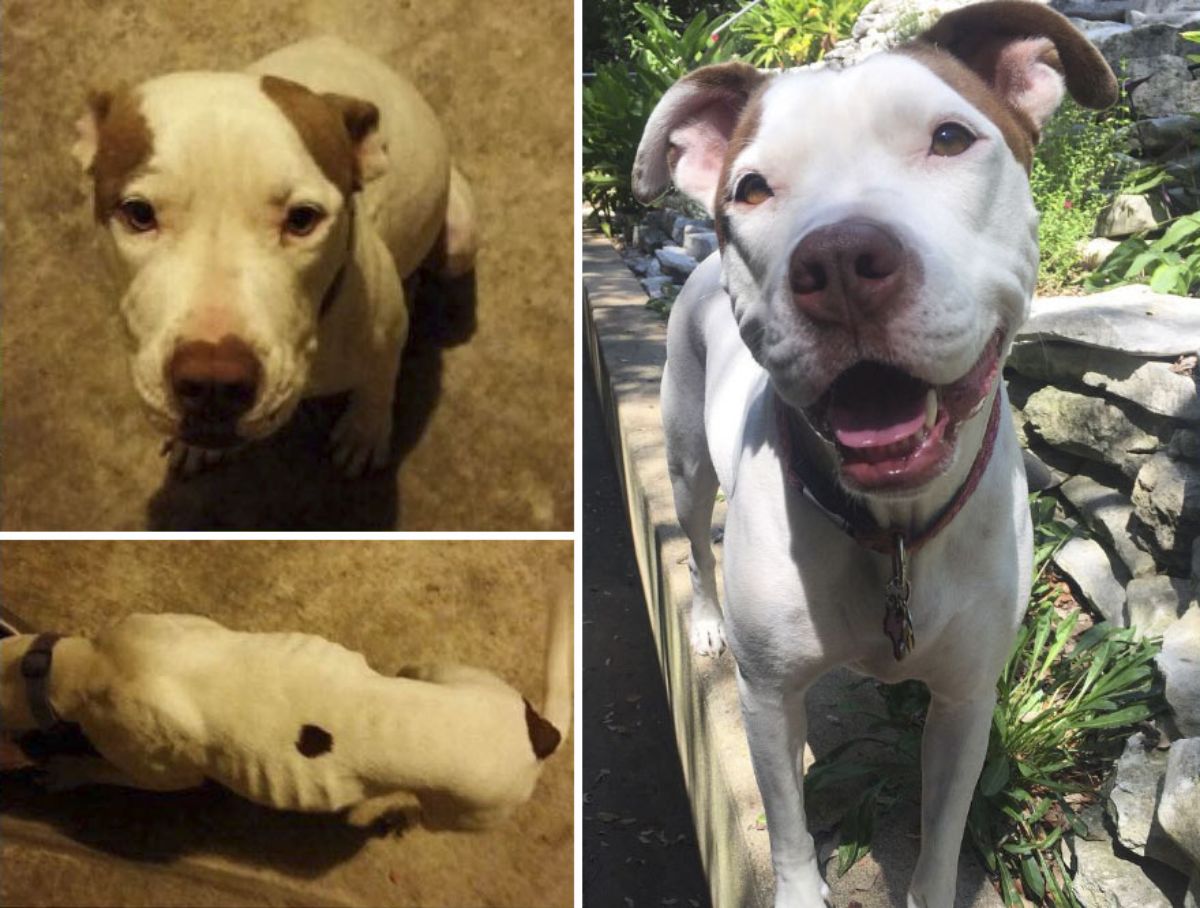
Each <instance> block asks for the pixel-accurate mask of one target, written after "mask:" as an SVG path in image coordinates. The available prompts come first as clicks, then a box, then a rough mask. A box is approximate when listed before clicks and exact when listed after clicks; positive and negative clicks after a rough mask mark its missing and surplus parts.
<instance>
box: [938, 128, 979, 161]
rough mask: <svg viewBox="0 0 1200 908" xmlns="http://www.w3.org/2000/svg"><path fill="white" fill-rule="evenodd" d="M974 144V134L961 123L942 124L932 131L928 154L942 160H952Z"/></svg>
mask: <svg viewBox="0 0 1200 908" xmlns="http://www.w3.org/2000/svg"><path fill="white" fill-rule="evenodd" d="M974 144H975V134H974V133H973V132H971V130H969V129H967V127H965V126H963V125H962V124H961V123H942V124H941V125H940V126H938V128H937V129H935V130H934V131H933V139H932V140H931V141H930V143H929V153H930V154H935V155H938V156H939V157H942V158H952V157H954V156H955V155H960V154H962V153H963V152H964V151H966V150H967V149H968V148H970V147H971V146H972V145H974Z"/></svg>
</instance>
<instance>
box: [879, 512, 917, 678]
mask: <svg viewBox="0 0 1200 908" xmlns="http://www.w3.org/2000/svg"><path fill="white" fill-rule="evenodd" d="M911 592H912V587H911V585H910V584H909V582H908V552H907V551H906V550H905V548H904V535H903V534H901V533H896V534H895V535H894V536H893V548H892V578H891V580H889V581H888V585H887V589H886V590H884V598H885V606H884V612H883V632H884V633H885V634H887V636H888V639H889V640H891V641H892V655H893V656H895V657H896V661H897V662H899V661H900V660H901V659H903V658H904V657H905V656H907V655H908V654H909V653H911V652H912V649H913V645H914V644H915V643H916V639H915V638H914V637H913V626H912V613H911V612H910V611H909V610H908V599H909V594H910V593H911Z"/></svg>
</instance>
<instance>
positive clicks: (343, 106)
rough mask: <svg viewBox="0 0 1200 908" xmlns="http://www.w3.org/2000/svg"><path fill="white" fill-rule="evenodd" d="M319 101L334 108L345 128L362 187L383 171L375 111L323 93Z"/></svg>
mask: <svg viewBox="0 0 1200 908" xmlns="http://www.w3.org/2000/svg"><path fill="white" fill-rule="evenodd" d="M322 97H323V98H324V99H325V100H326V101H328V102H329V103H330V104H332V105H333V106H334V107H335V108H337V110H338V113H340V114H341V116H342V122H343V123H345V124H346V132H347V133H349V134H350V141H351V142H353V143H354V150H355V153H356V154H357V156H358V172H359V177H360V178H361V180H362V182H363V183H369V182H371V180H373V179H375V178H376V177H378V176H381V175H382V174H383V172H384V171H385V170H387V164H388V159H387V146H386V145H385V144H384V142H383V138H382V137H381V136H380V134H379V108H378V107H376V106H375V105H374V104H372V103H371V102H370V101H363V100H360V99H359V98H351V97H349V96H347V95H339V94H334V93H333V92H326V93H325V94H324V95H322Z"/></svg>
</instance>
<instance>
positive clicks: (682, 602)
mask: <svg viewBox="0 0 1200 908" xmlns="http://www.w3.org/2000/svg"><path fill="white" fill-rule="evenodd" d="M583 279H584V333H585V340H584V342H585V344H587V346H588V349H589V351H590V354H591V362H592V365H593V372H594V375H593V376H592V377H593V378H594V380H595V381H596V384H597V389H598V391H599V395H600V400H601V406H602V408H603V410H604V417H605V422H606V425H607V427H608V431H609V435H610V437H611V441H612V444H613V449H614V452H615V454H616V461H617V468H618V472H619V473H620V475H621V481H622V484H623V486H624V490H625V496H626V504H627V510H628V513H629V515H630V522H631V525H632V531H633V542H634V549H635V551H636V555H637V560H638V567H639V570H640V573H641V579H642V585H643V588H644V590H645V595H646V602H647V607H648V609H649V614H650V625H651V629H652V631H653V634H654V640H655V643H656V646H657V651H658V658H659V662H660V664H661V666H662V672H663V678H664V681H665V683H666V688H667V696H668V699H669V701H670V705H671V711H672V714H673V716H674V724H675V736H676V739H677V741H678V743H679V754H680V759H681V761H682V763H683V770H684V779H685V783H686V785H687V788H688V792H689V795H690V797H691V801H692V812H693V815H694V817H695V821H696V837H697V841H698V842H699V845H700V854H701V858H702V860H703V861H704V866H705V870H706V872H707V874H708V879H709V888H710V891H711V892H712V901H713V904H714V905H715V906H717V908H728V906H747V908H751V906H753V908H757V906H764V908H765V906H768V905H770V904H771V901H772V898H773V895H774V881H773V877H772V873H771V865H770V855H769V844H768V838H767V832H766V830H765V829H764V828H763V823H762V822H761V820H760V818H761V815H762V803H761V800H760V798H759V794H758V788H757V786H756V784H755V781H754V774H753V771H752V769H751V766H750V755H749V751H748V750H747V747H746V741H745V733H744V731H743V729H742V721H741V713H740V710H739V707H738V702H737V689H736V685H735V680H734V674H733V667H734V666H733V660H732V658H731V657H730V656H729V654H728V653H725V654H723V655H722V656H721V657H720V658H719V659H702V658H699V657H696V656H694V655H693V654H692V652H691V650H690V648H689V647H688V644H687V641H688V633H687V627H688V621H689V608H690V606H689V601H690V592H691V591H690V584H689V580H688V570H687V543H686V541H685V540H684V538H683V535H682V533H681V531H680V530H679V528H678V526H677V525H676V522H675V512H674V506H673V504H672V500H671V489H670V482H669V480H668V478H667V466H666V459H665V456H664V451H663V436H662V429H661V426H660V418H659V408H658V384H659V379H660V378H661V375H662V365H663V361H664V359H665V341H666V322H665V321H663V320H662V319H660V318H659V317H658V316H656V315H655V314H654V313H653V312H651V311H650V310H648V309H647V308H646V306H645V304H646V295H645V293H644V292H643V291H642V289H641V287H640V285H639V284H638V282H637V280H636V279H635V278H634V277H633V275H632V274H631V273H630V272H629V270H628V269H627V268H626V267H625V265H624V263H623V262H622V261H621V259H620V257H619V256H618V255H617V253H616V252H615V250H614V249H613V247H612V245H611V244H610V243H609V241H608V240H607V239H606V238H605V237H604V236H603V235H601V234H599V233H597V232H594V231H585V233H584V241H583ZM722 519H723V513H722V509H721V506H720V505H718V510H717V515H716V517H715V520H716V521H717V522H718V523H719V522H720V521H721V520H722ZM855 680H856V679H855V678H854V676H852V675H850V674H849V673H834V674H831V675H829V676H827V677H826V678H825V679H823V681H822V682H821V683H820V684H818V685H817V686H816V687H814V689H813V690H812V691H811V692H810V695H809V702H808V712H809V736H810V737H809V745H810V747H811V749H812V751H814V752H815V753H816V754H818V755H819V754H822V753H825V752H827V751H828V750H830V749H832V748H833V747H835V746H836V745H837V744H838V743H840V742H841V741H843V740H846V739H847V738H848V737H849V736H850V734H851V733H852V731H853V729H852V727H851V724H850V723H849V722H846V721H845V720H843V719H841V718H839V717H837V716H834V715H833V713H834V705H835V704H840V703H841V704H844V703H846V702H847V701H853V700H855V699H862V698H866V699H868V700H869V698H871V697H874V696H875V694H874V692H873V691H872V690H871V689H870V686H869V685H855V686H852V685H853V684H854V682H855ZM809 758H810V759H811V756H810V757H809ZM842 803H843V804H844V802H842ZM833 806H835V805H826V809H825V811H824V813H826V814H832V813H833V811H832V810H830V808H831V807H833ZM812 807H813V809H812V810H811V811H810V818H809V819H810V827H811V828H812V829H813V831H814V834H815V836H816V839H817V844H818V847H819V848H820V849H821V854H822V858H823V859H824V858H827V857H828V855H829V854H830V853H831V851H832V849H833V846H834V840H833V835H832V826H833V823H834V821H835V819H836V817H835V816H830V815H822V811H821V809H820V805H817V804H814V805H812ZM918 845H919V822H918V816H917V812H916V809H915V807H913V808H911V809H899V810H897V811H896V812H894V813H892V814H889V815H887V816H886V817H885V818H884V820H883V822H882V824H881V826H880V828H879V830H878V832H877V833H876V836H875V846H874V851H873V853H872V855H871V856H870V857H868V858H865V859H863V860H862V861H860V862H859V863H858V864H857V865H856V866H855V867H854V868H852V869H851V871H850V872H849V873H848V874H847V875H846V876H845V877H843V878H840V879H834V878H833V874H834V867H835V865H836V862H834V864H830V865H828V866H827V868H826V877H827V879H829V882H830V886H831V887H832V889H833V903H834V905H835V906H838V908H842V906H847V908H849V906H851V905H857V906H859V908H885V906H903V905H904V902H905V898H904V893H905V888H906V886H907V884H908V878H909V876H910V874H911V872H912V867H913V864H914V863H915V861H916V853H917V848H918ZM1000 904H1001V902H1000V900H999V897H998V896H997V895H996V893H995V892H994V890H993V889H992V887H991V885H990V883H989V882H988V881H987V879H986V878H985V877H984V874H983V872H982V870H981V868H980V867H979V865H978V863H977V862H976V861H975V860H974V858H973V857H972V856H970V855H969V854H964V856H963V858H962V860H961V861H960V865H959V884H958V898H957V900H956V902H955V905H956V908H968V906H970V908H995V906H999V905H1000Z"/></svg>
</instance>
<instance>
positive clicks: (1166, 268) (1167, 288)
mask: <svg viewBox="0 0 1200 908" xmlns="http://www.w3.org/2000/svg"><path fill="white" fill-rule="evenodd" d="M1182 274H1183V265H1182V264H1178V265H1159V266H1158V267H1157V268H1155V269H1154V274H1153V276H1152V277H1151V278H1150V289H1151V290H1153V291H1154V292H1155V293H1172V292H1177V293H1186V292H1187V287H1185V286H1183V283H1182V281H1181V276H1182Z"/></svg>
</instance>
